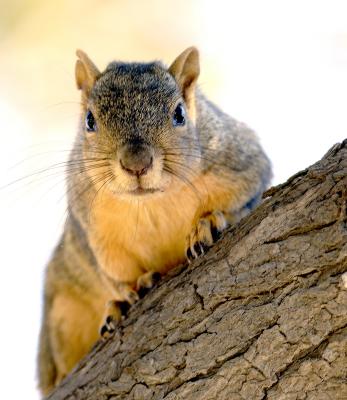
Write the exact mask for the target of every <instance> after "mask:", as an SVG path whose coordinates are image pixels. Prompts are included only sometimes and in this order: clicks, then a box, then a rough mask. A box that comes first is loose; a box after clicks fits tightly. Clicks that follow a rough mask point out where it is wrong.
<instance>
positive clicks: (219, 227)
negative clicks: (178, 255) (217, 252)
mask: <svg viewBox="0 0 347 400" xmlns="http://www.w3.org/2000/svg"><path fill="white" fill-rule="evenodd" d="M227 226H228V222H227V219H226V217H225V214H224V213H223V212H222V211H219V210H216V211H213V212H212V213H210V214H208V215H206V216H204V217H203V218H200V219H199V220H198V223H197V225H196V227H195V228H194V229H193V231H192V232H191V234H190V235H189V236H188V238H187V250H186V256H187V259H188V261H189V262H191V261H192V260H194V259H196V258H198V257H200V256H202V255H203V254H205V252H206V251H207V250H208V248H209V247H211V246H212V245H213V243H214V242H216V241H217V240H218V239H219V238H220V236H221V234H222V232H223V231H224V230H225V229H226V228H227Z"/></svg>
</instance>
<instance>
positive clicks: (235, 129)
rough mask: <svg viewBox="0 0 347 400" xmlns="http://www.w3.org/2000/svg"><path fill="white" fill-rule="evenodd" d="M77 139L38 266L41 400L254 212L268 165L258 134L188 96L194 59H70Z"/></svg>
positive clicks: (195, 94) (194, 54) (193, 55)
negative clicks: (155, 291)
mask: <svg viewBox="0 0 347 400" xmlns="http://www.w3.org/2000/svg"><path fill="white" fill-rule="evenodd" d="M76 54H77V57H78V59H77V61H76V67H75V78H76V84H77V88H78V89H79V90H80V91H81V99H82V100H81V117H80V122H79V129H78V134H77V137H76V140H75V142H74V145H73V149H72V151H71V154H70V158H69V161H68V164H67V171H66V174H67V197H68V211H69V215H68V217H67V220H66V224H65V228H64V231H63V234H62V237H61V239H60V242H59V244H58V246H57V247H56V249H55V251H54V253H53V256H52V259H51V261H50V262H49V264H48V266H47V268H46V274H45V284H44V306H43V317H42V327H41V333H40V341H39V354H38V375H39V388H40V390H41V392H42V394H44V395H46V394H48V393H49V392H50V391H51V390H52V389H53V388H54V387H55V386H56V385H57V384H58V383H59V382H60V381H61V380H62V379H63V378H64V377H65V376H66V375H67V374H68V372H69V371H70V370H71V369H72V368H73V367H74V365H75V364H76V363H77V362H78V361H79V360H80V359H81V358H82V357H83V356H84V355H85V354H86V353H87V352H88V351H89V350H90V349H91V347H92V345H93V344H94V343H95V342H96V341H97V340H98V338H99V337H100V335H101V336H108V335H109V334H110V333H111V332H113V330H114V329H115V327H116V324H117V322H118V321H120V320H121V318H122V312H123V311H124V307H123V306H124V304H133V303H134V302H136V301H137V300H138V299H139V297H140V294H141V291H142V290H143V289H149V288H151V287H152V286H153V285H154V283H155V282H156V280H157V279H158V278H159V277H160V276H161V275H163V274H165V273H166V272H167V271H169V270H170V269H171V268H173V267H175V266H177V265H179V264H181V263H183V262H185V261H186V260H187V258H188V261H190V260H193V259H195V258H197V257H199V256H201V255H202V254H203V253H204V252H205V251H206V250H207V249H208V248H209V247H210V246H212V245H213V243H214V242H215V241H216V240H217V239H218V237H219V236H220V234H221V233H222V232H223V231H224V230H225V229H226V228H227V226H229V225H230V224H234V223H235V222H237V221H239V220H240V218H242V217H243V216H244V215H246V214H247V213H249V212H250V210H252V209H253V208H254V207H255V206H256V205H257V204H259V203H260V201H261V197H262V193H263V192H264V190H265V189H266V188H267V187H268V185H269V182H270V180H271V176H272V172H271V163H270V161H269V159H268V157H267V156H266V154H265V153H264V151H263V149H262V147H261V145H260V144H259V141H258V139H257V137H256V135H255V133H254V132H253V131H252V130H251V129H250V128H248V127H247V126H246V125H245V124H243V123H240V122H238V121H236V120H235V119H233V118H231V117H230V116H228V115H227V114H225V113H224V112H222V111H221V110H220V109H219V108H218V107H217V106H216V105H215V104H213V103H212V102H211V101H209V100H208V99H207V98H206V97H205V96H204V95H203V93H202V92H201V90H200V89H199V88H198V87H197V79H198V76H199V72H200V67H199V52H198V50H197V49H196V48H195V47H190V48H188V49H186V50H185V51H184V52H183V53H181V54H180V55H179V56H178V57H177V58H176V59H175V61H174V62H173V63H172V64H171V66H170V67H169V68H168V67H166V66H165V65H164V64H162V63H161V62H159V61H155V62H150V63H125V62H111V63H110V64H109V65H108V66H107V68H106V69H105V71H104V72H100V71H99V70H98V68H97V67H96V66H95V65H94V63H93V62H92V61H91V60H90V58H89V57H88V56H87V54H85V53H84V52H83V51H81V50H77V52H76Z"/></svg>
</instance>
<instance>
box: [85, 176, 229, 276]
mask: <svg viewBox="0 0 347 400" xmlns="http://www.w3.org/2000/svg"><path fill="white" fill-rule="evenodd" d="M195 187H196V190H192V189H190V188H182V190H181V191H177V192H172V193H168V194H165V193H164V194H162V195H158V196H153V197H151V198H150V199H141V198H134V199H130V200H119V199H116V198H115V197H114V196H112V195H111V194H107V193H105V194H104V195H103V196H102V198H100V199H99V201H98V202H96V203H95V205H94V207H93V214H92V215H93V217H92V226H91V233H90V241H91V244H92V246H93V249H94V252H95V253H96V256H97V259H98V261H99V265H100V267H101V268H102V269H103V270H104V271H105V272H106V273H107V274H108V275H109V276H111V277H112V278H114V279H115V280H119V281H123V282H134V281H136V279H137V278H138V277H139V276H140V275H142V274H143V273H145V272H147V271H152V270H155V271H159V272H162V273H164V272H166V271H168V270H169V269H170V268H172V267H174V266H176V265H178V264H179V263H181V262H183V261H184V259H185V246H186V238H187V236H188V235H189V234H190V232H191V231H192V229H193V227H194V225H195V224H196V222H197V220H198V219H199V218H200V217H201V216H202V215H203V214H204V213H206V212H209V211H213V210H215V209H226V208H227V207H228V206H229V204H230V202H232V199H233V193H234V191H233V190H232V189H231V188H227V187H226V186H225V184H223V182H219V181H218V180H216V179H215V177H209V176H205V179H204V181H199V182H197V183H196V184H195Z"/></svg>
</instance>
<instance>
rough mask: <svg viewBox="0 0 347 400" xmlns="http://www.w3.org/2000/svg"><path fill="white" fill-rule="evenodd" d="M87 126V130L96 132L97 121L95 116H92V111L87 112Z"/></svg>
mask: <svg viewBox="0 0 347 400" xmlns="http://www.w3.org/2000/svg"><path fill="white" fill-rule="evenodd" d="M85 124H86V130H87V131H88V132H95V131H96V121H95V118H94V115H93V114H92V112H91V111H90V110H88V111H87V114H86V119H85Z"/></svg>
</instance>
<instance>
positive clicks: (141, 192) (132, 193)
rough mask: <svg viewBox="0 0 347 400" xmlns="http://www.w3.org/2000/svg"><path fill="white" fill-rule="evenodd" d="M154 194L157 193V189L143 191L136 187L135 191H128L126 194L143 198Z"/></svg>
mask: <svg viewBox="0 0 347 400" xmlns="http://www.w3.org/2000/svg"><path fill="white" fill-rule="evenodd" d="M156 192H159V189H145V188H143V187H141V186H138V187H137V188H136V189H135V190H130V191H129V192H128V193H129V194H131V195H134V196H144V195H148V194H153V193H156Z"/></svg>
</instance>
